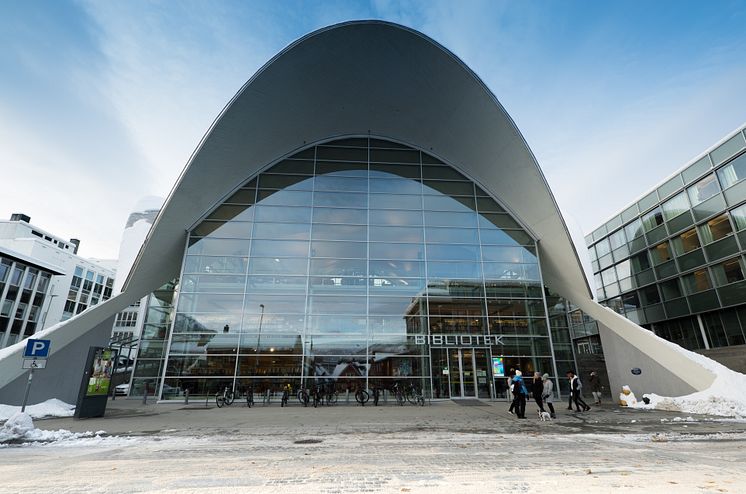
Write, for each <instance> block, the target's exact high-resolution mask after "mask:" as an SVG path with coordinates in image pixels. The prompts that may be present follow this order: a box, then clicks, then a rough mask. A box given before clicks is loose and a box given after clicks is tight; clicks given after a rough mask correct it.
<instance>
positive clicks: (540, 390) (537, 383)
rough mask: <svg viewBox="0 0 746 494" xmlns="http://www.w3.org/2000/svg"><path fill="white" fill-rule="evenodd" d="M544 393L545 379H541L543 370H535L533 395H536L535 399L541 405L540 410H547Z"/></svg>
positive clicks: (532, 385) (532, 387) (532, 384)
mask: <svg viewBox="0 0 746 494" xmlns="http://www.w3.org/2000/svg"><path fill="white" fill-rule="evenodd" d="M543 394H544V381H542V380H541V372H534V379H533V381H531V396H533V397H534V401H535V402H536V404H537V405H538V406H539V410H541V411H542V412H545V411H546V410H544V399H543V398H542V395H543Z"/></svg>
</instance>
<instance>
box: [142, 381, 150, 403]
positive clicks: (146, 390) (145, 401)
mask: <svg viewBox="0 0 746 494" xmlns="http://www.w3.org/2000/svg"><path fill="white" fill-rule="evenodd" d="M148 387H149V386H148V383H145V392H144V393H143V394H142V404H143V405H147V404H148Z"/></svg>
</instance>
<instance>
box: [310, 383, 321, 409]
mask: <svg viewBox="0 0 746 494" xmlns="http://www.w3.org/2000/svg"><path fill="white" fill-rule="evenodd" d="M311 394H312V397H313V407H314V408H316V407H318V406H319V404H323V402H324V395H323V394H322V393H321V386H314V387H313V392H312V393H311Z"/></svg>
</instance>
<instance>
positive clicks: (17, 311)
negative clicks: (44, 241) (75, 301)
mask: <svg viewBox="0 0 746 494" xmlns="http://www.w3.org/2000/svg"><path fill="white" fill-rule="evenodd" d="M52 275H53V273H51V272H48V271H45V270H43V269H40V268H39V267H38V266H33V265H30V264H28V263H26V262H24V261H21V260H20V259H16V258H14V257H12V256H9V255H4V254H3V253H1V252H0V348H4V347H6V346H9V345H12V344H14V343H16V342H18V341H21V340H22V339H24V338H26V337H28V336H31V335H32V334H34V333H35V332H36V330H37V329H41V327H42V324H43V323H44V318H45V315H46V314H42V307H43V306H44V300H45V298H46V296H47V291H48V290H49V283H50V280H51V279H52Z"/></svg>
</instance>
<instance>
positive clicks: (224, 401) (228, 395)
mask: <svg viewBox="0 0 746 494" xmlns="http://www.w3.org/2000/svg"><path fill="white" fill-rule="evenodd" d="M235 399H236V395H235V393H234V392H233V391H232V390H230V389H228V386H226V387H225V388H224V389H223V392H222V393H215V404H216V405H217V406H218V408H223V405H229V406H230V405H232V404H233V400H235Z"/></svg>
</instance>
